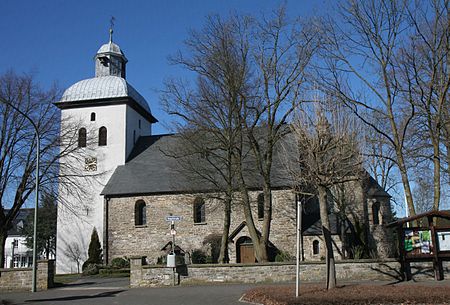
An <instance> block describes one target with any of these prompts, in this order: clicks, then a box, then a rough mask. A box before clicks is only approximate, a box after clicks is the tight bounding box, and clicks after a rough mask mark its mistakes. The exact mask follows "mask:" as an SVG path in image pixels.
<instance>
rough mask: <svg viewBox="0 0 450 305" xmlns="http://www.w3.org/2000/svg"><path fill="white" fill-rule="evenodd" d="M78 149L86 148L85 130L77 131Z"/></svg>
mask: <svg viewBox="0 0 450 305" xmlns="http://www.w3.org/2000/svg"><path fill="white" fill-rule="evenodd" d="M78 147H86V128H80V130H78Z"/></svg>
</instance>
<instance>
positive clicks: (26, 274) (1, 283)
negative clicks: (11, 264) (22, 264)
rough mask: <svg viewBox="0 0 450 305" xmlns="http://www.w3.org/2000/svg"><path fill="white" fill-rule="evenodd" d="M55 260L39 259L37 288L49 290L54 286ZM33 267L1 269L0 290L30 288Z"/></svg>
mask: <svg viewBox="0 0 450 305" xmlns="http://www.w3.org/2000/svg"><path fill="white" fill-rule="evenodd" d="M54 274H55V261H54V260H42V261H38V266H37V274H36V276H37V283H36V286H37V290H47V289H48V288H51V287H53V277H54ZM32 276H33V269H32V268H10V269H0V291H11V290H30V291H31V286H32Z"/></svg>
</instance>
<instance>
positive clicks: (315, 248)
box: [312, 240, 319, 255]
mask: <svg viewBox="0 0 450 305" xmlns="http://www.w3.org/2000/svg"><path fill="white" fill-rule="evenodd" d="M312 250H313V254H314V255H317V254H319V241H318V240H315V241H313V247H312Z"/></svg>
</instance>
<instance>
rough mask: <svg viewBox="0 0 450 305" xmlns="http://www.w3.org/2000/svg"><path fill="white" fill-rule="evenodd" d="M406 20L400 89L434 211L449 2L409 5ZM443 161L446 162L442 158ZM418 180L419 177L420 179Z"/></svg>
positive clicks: (447, 76) (447, 83) (446, 84)
mask: <svg viewBox="0 0 450 305" xmlns="http://www.w3.org/2000/svg"><path fill="white" fill-rule="evenodd" d="M407 14H408V20H409V22H410V24H411V25H412V26H413V28H414V31H413V33H412V35H411V38H410V39H409V40H408V41H407V44H406V45H405V46H404V47H403V48H402V49H400V50H399V64H400V65H399V69H400V70H401V71H402V75H401V76H402V78H401V82H402V84H401V87H402V88H403V89H402V90H403V91H405V95H406V98H407V99H409V100H411V101H412V102H413V103H414V105H415V106H416V109H417V115H416V117H415V122H414V125H415V130H414V133H413V134H412V136H413V137H414V138H415V139H416V147H414V148H413V149H414V153H413V155H412V157H413V158H415V159H417V162H419V163H420V162H425V163H427V164H429V163H431V164H432V168H433V175H432V181H433V183H432V185H433V209H435V210H439V204H440V201H441V192H442V191H441V180H442V179H441V171H442V163H441V157H442V156H443V153H442V146H443V145H442V142H441V141H442V138H443V135H444V128H445V125H446V124H445V120H446V119H445V114H446V112H447V110H446V109H448V106H449V105H448V92H449V88H450V73H449V71H448V69H449V67H448V63H449V58H448V57H449V51H450V44H449V37H450V23H449V20H450V19H449V18H450V16H449V1H448V0H442V1H441V0H430V1H411V3H410V4H409V5H408V6H407ZM444 159H445V158H444ZM419 179H420V177H419Z"/></svg>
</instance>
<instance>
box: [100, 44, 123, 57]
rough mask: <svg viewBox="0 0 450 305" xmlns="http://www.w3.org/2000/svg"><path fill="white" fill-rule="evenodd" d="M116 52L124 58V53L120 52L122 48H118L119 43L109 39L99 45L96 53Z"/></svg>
mask: <svg viewBox="0 0 450 305" xmlns="http://www.w3.org/2000/svg"><path fill="white" fill-rule="evenodd" d="M104 53H106V54H110V53H112V54H117V55H120V56H122V57H124V58H125V54H124V53H123V52H122V50H121V49H120V47H119V45H118V44H116V43H114V42H112V41H110V42H108V43H105V44H104V45H102V46H101V47H100V49H98V51H97V54H104Z"/></svg>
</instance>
